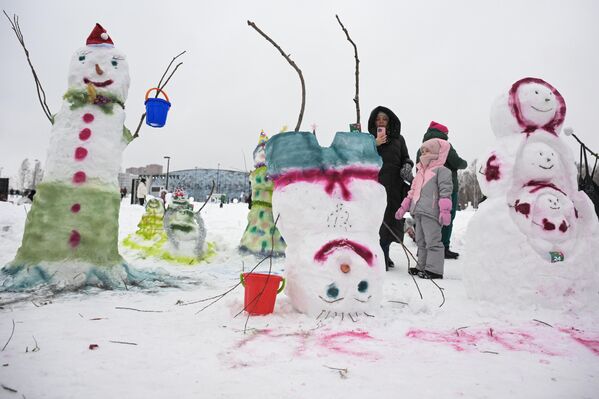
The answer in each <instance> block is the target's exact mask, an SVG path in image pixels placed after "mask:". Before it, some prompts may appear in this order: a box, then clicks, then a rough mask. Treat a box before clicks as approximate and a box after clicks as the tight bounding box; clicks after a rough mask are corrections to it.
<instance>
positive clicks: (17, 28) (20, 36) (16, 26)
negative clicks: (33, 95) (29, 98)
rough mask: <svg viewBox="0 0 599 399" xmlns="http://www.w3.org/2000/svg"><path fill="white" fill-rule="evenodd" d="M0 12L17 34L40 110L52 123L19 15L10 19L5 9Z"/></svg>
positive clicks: (50, 113)
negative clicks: (26, 44)
mask: <svg viewBox="0 0 599 399" xmlns="http://www.w3.org/2000/svg"><path fill="white" fill-rule="evenodd" d="M2 12H3V13H4V15H6V18H7V19H8V22H9V23H10V25H11V27H12V30H13V31H14V32H15V35H16V36H17V40H18V41H19V43H20V44H21V47H23V50H24V51H25V56H26V57H27V62H28V63H29V68H31V73H32V74H33V79H34V80H35V89H36V91H37V98H38V99H39V101H40V105H41V106H42V110H43V111H44V114H45V115H46V118H48V120H49V121H50V123H54V121H53V118H52V112H50V108H49V107H48V104H47V103H46V92H45V91H44V88H43V87H42V83H41V82H40V79H39V78H38V76H37V73H36V72H35V68H33V64H32V63H31V59H30V58H29V50H27V47H26V46H25V39H24V38H23V33H22V32H21V27H20V25H19V17H18V16H17V15H16V14H15V15H13V19H12V20H11V19H10V17H9V16H8V14H7V13H6V11H4V10H2Z"/></svg>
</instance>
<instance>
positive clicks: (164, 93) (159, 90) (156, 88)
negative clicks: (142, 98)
mask: <svg viewBox="0 0 599 399" xmlns="http://www.w3.org/2000/svg"><path fill="white" fill-rule="evenodd" d="M152 90H157V91H158V93H162V94H163V95H164V98H166V101H167V102H170V101H169V100H168V96H167V95H166V92H165V91H164V90H162V89H159V88H158V87H152V88H151V89H150V90H148V91H146V101H148V96H149V95H150V92H151V91H152Z"/></svg>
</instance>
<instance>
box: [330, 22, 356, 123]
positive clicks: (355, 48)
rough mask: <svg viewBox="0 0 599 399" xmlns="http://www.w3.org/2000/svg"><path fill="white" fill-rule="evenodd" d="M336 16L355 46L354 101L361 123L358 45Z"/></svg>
mask: <svg viewBox="0 0 599 399" xmlns="http://www.w3.org/2000/svg"><path fill="white" fill-rule="evenodd" d="M335 18H337V22H339V25H341V29H343V32H345V36H346V37H347V40H349V42H350V43H351V45H352V46H354V58H355V59H356V95H355V97H354V103H356V122H357V123H358V125H360V59H359V58H358V47H357V46H356V43H354V41H353V40H352V39H351V37H349V32H348V31H347V29H345V26H343V23H342V22H341V20H340V19H339V16H338V15H337V14H335Z"/></svg>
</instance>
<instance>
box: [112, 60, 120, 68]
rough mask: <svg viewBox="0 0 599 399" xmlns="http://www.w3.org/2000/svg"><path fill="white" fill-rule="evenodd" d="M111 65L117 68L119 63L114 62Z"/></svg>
mask: <svg viewBox="0 0 599 399" xmlns="http://www.w3.org/2000/svg"><path fill="white" fill-rule="evenodd" d="M111 64H112V66H113V67H115V66H117V65H118V64H119V63H118V62H116V60H112V62H111Z"/></svg>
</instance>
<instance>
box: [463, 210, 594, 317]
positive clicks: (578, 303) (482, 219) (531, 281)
mask: <svg viewBox="0 0 599 399" xmlns="http://www.w3.org/2000/svg"><path fill="white" fill-rule="evenodd" d="M509 212H510V210H509V208H508V207H507V206H506V204H505V201H502V200H501V199H491V198H490V199H487V200H486V201H484V202H483V203H481V204H480V206H479V208H478V210H477V212H476V214H475V215H474V216H473V217H472V219H471V220H470V223H469V225H468V231H467V233H466V237H465V242H466V250H465V254H464V261H465V266H464V277H463V279H464V286H465V287H466V291H467V293H468V295H469V296H470V297H471V298H474V299H478V300H484V301H488V302H493V303H497V304H501V305H507V306H511V307H518V308H535V307H542V308H552V309H562V310H582V309H584V308H596V303H597V300H598V299H599V281H598V276H597V266H596V265H597V263H596V259H599V253H598V248H597V245H596V244H597V243H596V242H594V240H592V239H591V238H592V237H597V234H599V231H597V230H595V231H594V232H593V233H592V235H590V236H589V237H588V239H582V238H581V239H580V240H578V241H577V243H576V246H575V247H574V248H572V251H570V256H568V257H566V258H565V259H564V260H563V261H561V262H554V263H552V262H551V259H550V257H549V254H547V257H541V256H539V254H538V253H537V251H535V250H534V249H533V247H531V245H530V244H529V242H528V237H527V236H526V235H524V234H523V233H522V232H521V231H520V230H519V229H518V228H517V227H516V225H515V224H514V222H513V220H512V217H511V216H510V214H509Z"/></svg>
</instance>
